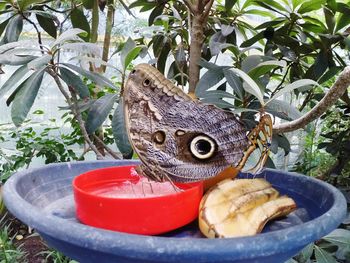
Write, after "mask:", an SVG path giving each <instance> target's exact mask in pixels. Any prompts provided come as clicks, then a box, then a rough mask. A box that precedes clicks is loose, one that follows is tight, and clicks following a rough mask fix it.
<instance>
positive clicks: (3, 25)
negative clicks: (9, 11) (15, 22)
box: [0, 18, 11, 36]
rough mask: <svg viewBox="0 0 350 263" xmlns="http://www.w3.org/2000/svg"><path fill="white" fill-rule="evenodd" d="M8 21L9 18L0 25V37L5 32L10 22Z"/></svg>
mask: <svg viewBox="0 0 350 263" xmlns="http://www.w3.org/2000/svg"><path fill="white" fill-rule="evenodd" d="M10 19H11V18H8V19H6V20H5V21H3V22H2V23H1V24H0V36H1V35H2V33H3V32H4V31H5V29H6V26H7V24H8V23H9V22H10Z"/></svg>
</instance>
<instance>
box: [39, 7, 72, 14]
mask: <svg viewBox="0 0 350 263" xmlns="http://www.w3.org/2000/svg"><path fill="white" fill-rule="evenodd" d="M43 7H46V8H47V9H50V10H51V11H54V12H56V13H61V14H65V13H67V11H69V10H71V9H70V8H69V9H66V10H57V9H55V8H52V7H51V6H48V5H43Z"/></svg>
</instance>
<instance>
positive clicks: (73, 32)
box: [52, 28, 87, 47]
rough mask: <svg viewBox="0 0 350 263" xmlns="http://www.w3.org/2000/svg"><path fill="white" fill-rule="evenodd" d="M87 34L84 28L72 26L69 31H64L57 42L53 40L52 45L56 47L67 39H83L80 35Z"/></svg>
mask: <svg viewBox="0 0 350 263" xmlns="http://www.w3.org/2000/svg"><path fill="white" fill-rule="evenodd" d="M81 35H83V36H87V32H85V31H84V30H81V29H80V28H71V29H68V30H67V31H64V32H63V33H62V34H61V35H60V36H59V37H58V38H57V39H56V41H55V42H53V44H52V47H55V46H57V45H60V44H62V43H64V42H66V41H72V40H74V41H79V40H80V41H83V40H82V39H81V38H80V37H79V36H81Z"/></svg>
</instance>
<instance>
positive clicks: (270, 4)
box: [257, 0, 288, 12]
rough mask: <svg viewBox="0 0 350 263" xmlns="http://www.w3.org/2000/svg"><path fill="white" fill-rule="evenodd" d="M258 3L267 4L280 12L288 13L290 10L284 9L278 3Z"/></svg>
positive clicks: (267, 0) (271, 0) (266, 0)
mask: <svg viewBox="0 0 350 263" xmlns="http://www.w3.org/2000/svg"><path fill="white" fill-rule="evenodd" d="M257 2H263V3H264V4H267V5H269V6H271V7H274V8H275V9H276V10H278V11H284V12H288V10H287V9H286V8H285V7H283V6H282V5H281V4H279V2H278V1H274V0H263V1H257Z"/></svg>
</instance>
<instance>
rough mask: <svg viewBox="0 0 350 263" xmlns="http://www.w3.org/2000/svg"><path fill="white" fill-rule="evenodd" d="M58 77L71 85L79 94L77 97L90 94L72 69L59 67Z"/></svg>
mask: <svg viewBox="0 0 350 263" xmlns="http://www.w3.org/2000/svg"><path fill="white" fill-rule="evenodd" d="M60 73H61V75H60V77H61V79H62V80H63V81H64V82H65V83H66V84H67V85H68V86H72V87H73V88H74V89H75V90H76V91H77V92H78V94H79V97H80V98H82V99H85V98H87V97H89V96H90V92H89V88H88V87H87V86H86V85H85V84H84V82H83V81H82V80H81V79H80V77H79V76H77V75H76V74H74V73H73V72H72V71H70V70H68V69H66V68H63V67H60Z"/></svg>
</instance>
